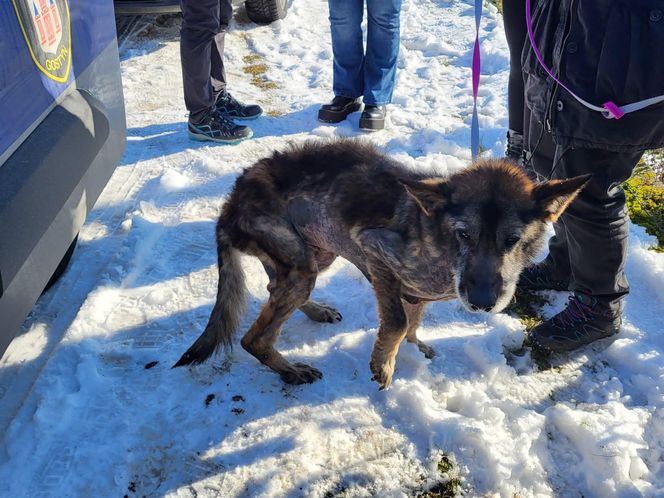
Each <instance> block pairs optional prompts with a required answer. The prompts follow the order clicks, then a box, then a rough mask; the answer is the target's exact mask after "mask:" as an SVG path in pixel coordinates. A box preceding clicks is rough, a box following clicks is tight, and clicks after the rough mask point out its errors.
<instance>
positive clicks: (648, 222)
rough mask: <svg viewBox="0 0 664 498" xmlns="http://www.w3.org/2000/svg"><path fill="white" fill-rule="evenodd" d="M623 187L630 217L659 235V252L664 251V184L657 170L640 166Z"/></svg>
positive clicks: (656, 247)
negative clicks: (658, 176)
mask: <svg viewBox="0 0 664 498" xmlns="http://www.w3.org/2000/svg"><path fill="white" fill-rule="evenodd" d="M623 187H624V189H625V195H626V196H627V208H628V210H629V217H630V218H631V219H632V222H633V223H636V224H637V225H641V226H642V227H644V228H645V229H646V232H648V233H649V234H650V235H653V236H655V237H657V245H656V246H655V247H653V248H652V249H654V250H655V251H657V252H664V185H662V183H661V182H660V181H658V179H657V174H656V173H655V170H653V169H650V168H648V167H645V166H639V167H637V168H636V169H635V170H634V174H633V175H632V177H631V178H630V179H629V180H627V181H626V182H625V183H624V184H623Z"/></svg>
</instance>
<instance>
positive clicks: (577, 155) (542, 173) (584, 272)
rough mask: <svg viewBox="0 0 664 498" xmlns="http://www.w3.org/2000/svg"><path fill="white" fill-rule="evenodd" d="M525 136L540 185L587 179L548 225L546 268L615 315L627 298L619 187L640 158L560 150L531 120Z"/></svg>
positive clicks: (625, 220) (623, 216) (624, 210)
mask: <svg viewBox="0 0 664 498" xmlns="http://www.w3.org/2000/svg"><path fill="white" fill-rule="evenodd" d="M527 131H528V133H526V135H527V137H526V138H527V142H526V144H525V146H526V148H527V150H528V151H529V152H530V154H531V155H532V156H531V157H532V166H533V168H534V170H535V172H536V173H537V175H538V177H540V179H549V178H551V179H564V178H570V177H573V176H577V175H583V174H587V173H592V175H593V176H592V178H591V180H590V181H589V182H588V184H587V185H586V187H585V188H584V189H583V190H582V191H581V193H580V194H579V196H578V197H577V198H576V199H575V200H574V201H573V202H572V203H571V204H570V206H569V207H568V208H567V210H566V211H565V213H564V214H563V215H562V216H561V217H560V218H559V220H558V221H557V222H556V223H554V225H553V227H554V230H555V236H554V237H552V238H551V239H550V240H549V255H548V256H547V260H548V261H547V263H550V264H552V266H551V268H555V270H556V276H559V277H562V278H565V277H567V276H569V279H570V287H569V289H570V290H571V291H580V292H583V293H586V294H590V295H593V296H595V297H598V298H600V299H601V300H603V301H605V302H607V303H609V304H610V305H611V306H612V307H614V305H615V309H616V311H619V310H620V300H621V298H622V297H623V296H624V295H625V294H627V293H628V292H629V286H628V284H627V279H626V278H625V271H624V269H625V256H626V252H627V236H628V219H629V218H628V213H627V207H626V205H625V193H624V192H623V189H622V187H621V184H622V183H623V182H624V181H625V180H627V179H628V178H629V177H630V176H631V174H632V170H633V169H634V167H635V166H636V164H637V163H638V162H639V160H640V159H641V155H642V154H643V153H642V152H628V153H616V152H609V151H604V150H599V149H578V148H577V149H573V148H568V147H562V146H559V145H556V144H555V143H554V141H553V139H552V137H551V135H550V134H549V133H547V132H546V131H545V130H543V129H542V125H541V124H540V123H539V122H537V121H536V120H535V118H530V123H529V130H527Z"/></svg>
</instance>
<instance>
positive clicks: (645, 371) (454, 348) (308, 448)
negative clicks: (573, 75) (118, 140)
mask: <svg viewBox="0 0 664 498" xmlns="http://www.w3.org/2000/svg"><path fill="white" fill-rule="evenodd" d="M472 4H473V2H472V1H470V0H404V2H403V13H402V44H401V54H400V62H399V75H398V82H397V86H396V92H395V98H394V105H393V106H392V107H391V108H390V111H389V112H390V114H389V120H390V121H389V128H388V129H387V130H385V131H382V132H379V133H375V134H372V135H368V136H364V137H363V139H365V140H371V141H372V142H374V143H376V144H377V145H378V146H379V147H381V148H382V149H383V150H385V151H387V152H388V153H390V154H392V155H393V156H395V157H396V158H398V159H400V160H402V161H403V162H405V163H408V164H410V165H412V166H414V167H421V168H431V167H436V168H438V169H439V170H441V171H443V172H452V171H456V170H458V169H459V168H463V167H465V166H466V165H467V164H468V162H469V159H470V153H469V136H470V133H469V123H470V115H471V110H472V99H471V83H470V70H469V67H470V57H471V48H472V45H471V44H472V40H473V38H474V32H473V29H474V22H473V21H474V19H473V6H472ZM166 24H167V25H166V26H159V25H157V24H156V23H153V24H152V25H150V26H149V27H148V29H146V30H143V31H141V32H138V33H135V34H133V35H132V36H130V37H129V38H128V39H127V40H126V42H125V43H123V45H122V47H121V57H122V68H123V78H124V91H125V96H126V101H127V120H128V128H129V130H128V142H127V151H126V154H125V156H124V159H123V161H122V163H121V164H120V166H119V167H118V168H117V171H116V172H115V174H114V176H113V178H112V179H111V181H110V183H109V184H108V187H107V188H106V190H105V191H104V193H103V195H102V197H101V198H100V199H99V202H98V203H97V205H96V207H95V209H94V211H93V212H92V213H90V215H89V217H88V220H87V223H86V225H85V226H84V227H83V229H82V231H81V236H80V242H79V246H78V248H77V250H76V253H75V257H74V260H73V262H72V265H71V267H70V269H69V270H68V271H67V273H66V274H65V275H64V277H63V278H62V280H61V281H60V282H59V283H58V284H57V285H56V286H55V287H54V288H53V290H51V291H50V292H48V293H47V294H46V295H45V296H44V297H43V298H42V299H41V300H40V301H39V303H38V304H37V306H36V308H35V310H34V312H33V313H32V315H31V316H30V318H29V319H28V321H27V323H26V324H25V327H24V331H23V332H22V334H21V335H20V336H18V337H17V338H16V340H15V341H14V343H13V344H12V345H11V347H10V349H9V350H8V351H7V353H6V354H5V355H4V357H3V358H2V360H1V362H0V430H1V431H2V441H1V444H0V496H2V497H19V496H28V497H35V496H49V497H50V496H52V497H70V496H85V497H100V496H113V497H122V496H125V495H126V496H129V497H134V496H164V495H169V496H181V497H190V496H191V497H193V496H221V497H244V496H312V497H332V496H353V497H354V496H380V497H384V496H415V495H417V494H418V493H421V492H423V491H425V490H427V489H428V487H430V486H432V485H434V484H437V483H440V482H441V481H444V480H445V479H446V478H447V477H450V476H441V475H440V472H439V470H438V468H437V464H438V463H439V462H440V461H441V458H442V455H443V454H445V455H448V456H449V458H451V459H452V460H453V462H454V469H455V470H454V471H453V472H452V473H456V475H457V476H458V477H459V478H460V480H461V482H462V488H460V489H461V491H463V492H464V493H466V495H468V496H487V495H491V496H493V495H499V496H505V497H516V496H519V497H526V496H565V497H566V496H581V495H583V496H586V497H589V496H592V497H609V496H625V497H631V496H649V497H655V496H664V357H663V356H662V352H664V330H663V328H664V326H663V325H662V319H663V317H664V255H662V254H656V253H654V252H652V251H649V250H648V249H647V247H648V245H649V244H650V243H651V242H652V241H651V240H650V238H649V237H648V236H647V235H645V233H644V231H643V230H642V229H640V228H639V227H633V229H632V238H631V243H630V248H629V263H628V267H627V271H628V276H629V278H630V281H631V284H632V293H631V294H630V296H629V301H628V304H627V310H626V321H625V325H624V328H623V331H622V332H621V334H620V336H619V337H620V338H619V339H618V340H616V341H615V342H614V343H613V344H612V345H611V346H609V347H608V348H607V349H604V350H600V349H597V348H596V349H591V350H587V351H585V352H582V353H580V354H577V355H574V356H573V357H571V358H570V359H569V360H568V361H566V362H564V363H563V364H562V365H560V366H559V367H557V368H554V369H551V370H546V371H538V369H537V367H536V366H535V364H534V363H533V361H532V360H531V359H530V357H529V356H527V355H526V356H525V357H523V358H520V359H519V358H517V360H518V361H517V362H514V361H509V362H508V360H507V359H506V354H505V352H504V350H505V349H506V348H507V349H514V348H516V347H518V346H519V345H520V344H521V341H522V339H523V333H524V327H523V325H522V324H521V323H520V321H519V320H518V319H516V318H513V317H511V316H508V315H505V314H502V315H497V316H490V315H486V314H469V313H467V312H466V311H464V310H463V309H462V307H461V306H460V305H459V304H458V303H457V302H448V303H435V304H432V305H431V306H430V307H429V308H428V311H427V313H426V316H425V320H424V323H423V326H422V329H421V331H420V335H421V337H422V338H423V339H424V340H425V341H427V342H428V343H429V344H431V345H432V346H433V347H434V348H435V349H436V351H437V352H438V356H437V357H435V358H434V359H433V360H426V359H424V357H423V356H422V355H421V354H420V353H419V351H418V350H417V349H416V348H415V347H414V346H412V345H410V344H404V345H403V346H402V348H401V351H400V352H399V356H398V360H397V371H396V374H395V380H394V383H393V385H392V387H391V388H390V389H389V390H387V391H384V392H379V391H378V389H377V387H376V384H375V383H373V382H371V381H370V380H369V379H370V377H371V375H370V373H369V369H368V358H369V353H370V348H371V345H372V342H373V340H374V337H375V333H376V326H377V319H376V312H375V304H374V298H373V296H372V293H371V288H370V286H369V285H368V284H367V283H366V282H365V281H364V280H363V277H362V276H361V274H360V273H359V272H358V271H357V270H356V269H355V268H353V267H352V266H350V265H349V264H348V263H345V262H343V261H341V260H338V262H337V263H335V264H334V266H333V267H332V268H331V269H330V271H329V272H328V273H327V274H324V275H323V276H321V278H320V279H319V282H318V285H317V287H316V290H315V291H314V297H315V298H316V299H317V300H320V301H324V302H327V303H329V304H331V305H333V306H335V307H337V308H338V309H339V310H340V311H341V312H342V314H343V316H344V320H343V321H342V322H341V323H338V324H335V325H322V324H317V323H313V322H310V321H309V320H307V319H306V317H304V316H303V315H302V314H300V313H297V314H296V315H294V316H293V317H292V319H291V320H290V321H289V322H288V323H287V325H286V327H285V329H284V332H283V333H282V335H281V338H280V342H279V348H280V350H281V351H283V352H284V354H285V355H286V356H287V357H288V358H289V359H291V360H292V361H305V362H307V363H310V364H313V365H314V366H316V367H317V368H319V369H320V370H322V371H323V373H324V377H323V379H322V380H321V381H319V382H316V383H314V384H312V385H304V386H297V387H293V386H286V385H284V384H282V383H281V381H280V380H279V378H278V377H277V376H276V375H275V374H274V373H273V372H271V371H269V370H268V369H266V368H264V367H262V366H260V365H259V364H258V362H257V361H256V360H255V359H254V358H253V357H251V356H249V355H248V354H247V353H245V352H244V351H243V350H242V348H240V347H237V348H235V350H234V352H233V353H231V354H229V355H221V356H219V357H217V358H215V360H214V361H211V362H209V363H207V364H204V365H202V366H199V367H196V368H191V369H176V370H172V369H171V368H170V366H171V365H172V364H173V363H174V361H175V360H176V359H177V358H179V356H180V355H181V354H182V353H183V352H184V351H185V350H186V348H187V347H188V346H189V345H190V344H191V342H192V341H193V340H194V339H195V338H196V337H197V336H198V335H199V334H200V332H201V331H202V329H203V327H204V325H205V323H206V320H207V317H208V314H209V312H210V309H211V305H212V302H213V300H214V297H215V292H216V272H215V267H214V265H215V249H214V235H213V234H214V223H215V218H216V216H217V215H218V212H219V209H220V206H221V205H222V203H223V201H224V199H225V197H226V195H227V194H228V193H229V190H230V188H231V185H232V183H233V181H234V179H235V177H236V176H237V174H238V173H239V171H240V170H241V169H242V168H244V167H246V166H249V165H250V164H252V162H254V161H255V160H257V159H258V158H260V157H263V156H265V155H267V154H269V153H270V152H271V151H273V150H275V149H281V148H283V147H286V146H287V144H288V143H290V142H299V141H302V140H305V139H307V138H310V137H319V138H320V137H323V138H325V137H334V136H349V135H351V136H355V135H359V134H358V132H357V131H356V130H357V121H358V115H354V116H352V117H351V119H350V120H349V122H346V123H343V124H340V125H338V126H322V125H321V124H320V123H318V122H317V121H316V112H317V109H318V106H319V104H320V103H321V102H323V101H326V100H328V99H329V98H330V97H331V79H332V73H331V66H332V60H331V48H330V42H329V27H328V23H327V4H326V2H324V1H322V0H313V1H304V0H294V1H293V2H292V6H291V9H290V12H289V14H288V17H287V18H286V19H285V20H284V21H283V22H278V23H275V24H273V25H271V26H264V27H257V26H255V25H252V24H249V23H245V22H241V21H239V22H236V23H234V26H233V28H234V30H233V32H232V34H231V35H230V36H228V38H227V61H228V62H227V67H228V76H229V80H230V82H231V83H230V88H231V90H232V91H233V93H234V95H236V96H237V97H239V98H240V99H241V100H244V101H257V102H259V103H260V104H261V105H263V106H264V107H265V109H266V110H267V111H268V116H266V117H264V118H262V119H260V120H258V121H255V122H253V123H252V124H251V126H252V128H253V129H254V132H255V138H254V139H253V140H251V141H248V142H245V143H242V144H240V145H237V146H207V145H203V144H198V143H194V142H191V141H189V140H188V139H187V137H186V133H185V122H186V113H185V109H184V106H183V102H182V88H181V75H180V66H179V47H178V27H177V25H176V24H175V22H170V23H166ZM482 40H483V41H482V56H483V66H482V70H483V76H482V79H481V89H480V103H479V109H480V113H481V117H480V122H481V127H482V143H483V146H484V148H485V149H486V150H487V154H493V155H500V154H501V152H502V150H503V147H504V144H503V136H504V133H505V127H506V124H507V120H506V109H505V101H506V84H507V68H508V53H507V49H506V45H505V41H504V33H503V31H502V23H501V20H500V17H499V15H498V13H497V12H496V10H495V8H493V7H492V6H489V7H488V9H486V10H485V17H484V19H483V24H482ZM261 64H265V66H266V67H265V68H263V69H265V70H266V72H265V73H264V74H262V75H258V77H257V78H258V79H260V78H264V81H263V83H261V85H262V86H263V87H267V88H263V89H259V88H258V87H257V86H256V85H254V84H252V83H251V78H252V76H251V75H250V74H248V73H245V72H244V71H245V70H247V71H253V72H259V73H260V72H261V67H260V65H261ZM248 66H254V68H253V69H247V67H248ZM256 66H258V67H256ZM265 81H267V82H268V83H270V82H271V83H273V84H272V85H270V84H268V85H265ZM244 262H245V264H246V271H247V274H248V277H249V285H250V290H251V293H252V299H251V302H250V307H249V311H248V313H247V315H246V317H245V319H244V322H243V328H246V327H247V326H248V325H249V324H250V322H251V321H252V320H253V318H254V317H255V316H256V313H257V310H258V308H259V306H260V303H261V302H262V301H263V300H264V299H265V298H266V296H267V291H266V289H265V286H266V283H267V279H266V276H265V275H264V273H263V270H262V268H261V267H260V266H259V264H257V262H256V261H254V260H252V259H250V258H246V259H245V260H244ZM564 299H565V297H564V296H562V295H560V296H557V297H556V298H555V300H554V302H555V304H556V305H557V306H558V307H560V306H561V305H562V304H563V302H564ZM553 310H554V308H553V307H550V308H548V309H547V312H549V313H553ZM507 356H509V355H507Z"/></svg>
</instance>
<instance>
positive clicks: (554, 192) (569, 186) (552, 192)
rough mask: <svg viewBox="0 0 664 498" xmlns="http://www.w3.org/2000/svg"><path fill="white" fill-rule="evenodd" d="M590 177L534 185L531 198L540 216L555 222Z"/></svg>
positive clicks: (577, 177) (576, 177)
mask: <svg viewBox="0 0 664 498" xmlns="http://www.w3.org/2000/svg"><path fill="white" fill-rule="evenodd" d="M591 177H592V175H582V176H575V177H574V178H570V179H569V180H549V181H546V182H543V183H539V184H537V185H535V187H534V188H533V192H532V198H533V200H534V201H535V205H536V209H537V211H538V212H539V214H540V216H542V217H543V218H544V219H545V220H547V221H556V220H557V219H558V217H559V216H560V215H561V214H563V211H565V209H567V206H569V205H570V203H571V202H572V201H573V200H574V198H575V197H576V196H577V195H578V194H579V192H581V189H582V188H583V187H585V186H586V183H588V181H589V180H590V178H591Z"/></svg>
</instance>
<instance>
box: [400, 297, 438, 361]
mask: <svg viewBox="0 0 664 498" xmlns="http://www.w3.org/2000/svg"><path fill="white" fill-rule="evenodd" d="M402 304H403V309H404V311H405V312H406V318H407V319H408V330H407V331H406V340H407V341H408V342H412V343H414V344H416V345H417V348H418V349H419V350H420V351H421V352H422V353H423V354H424V356H425V357H426V358H429V359H431V358H433V357H434V356H436V352H435V351H434V350H433V348H432V347H431V346H427V345H426V344H424V343H423V342H422V341H420V340H419V339H418V338H417V328H418V327H419V326H420V323H421V322H422V315H423V314H424V304H425V303H417V304H411V303H409V302H407V301H403V300H402Z"/></svg>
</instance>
